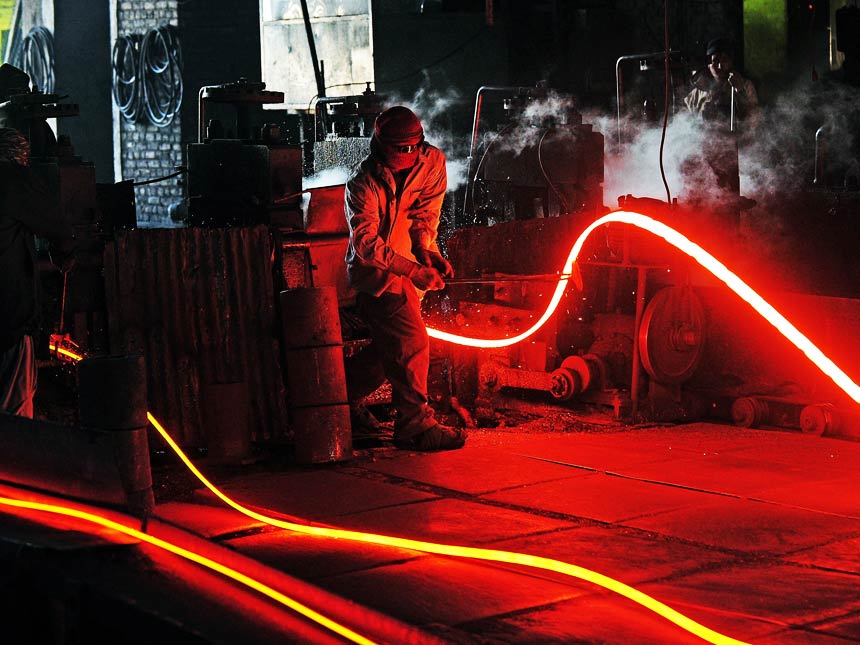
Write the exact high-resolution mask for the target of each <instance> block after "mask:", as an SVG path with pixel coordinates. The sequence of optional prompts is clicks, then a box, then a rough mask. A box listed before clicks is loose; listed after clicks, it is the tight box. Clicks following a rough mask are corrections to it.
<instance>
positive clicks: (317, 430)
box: [290, 404, 352, 464]
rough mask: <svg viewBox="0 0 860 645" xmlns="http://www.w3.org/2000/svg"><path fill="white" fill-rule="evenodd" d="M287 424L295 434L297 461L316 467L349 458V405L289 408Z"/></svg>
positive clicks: (350, 437) (350, 428)
mask: <svg viewBox="0 0 860 645" xmlns="http://www.w3.org/2000/svg"><path fill="white" fill-rule="evenodd" d="M290 421H291V424H292V426H293V428H294V432H295V441H296V451H295V455H296V461H298V462H300V463H303V464H319V463H325V462H329V461H343V460H344V459H350V458H351V457H352V426H351V425H350V416H349V405H348V404H342V405H320V406H315V407H311V408H292V409H291V410H290Z"/></svg>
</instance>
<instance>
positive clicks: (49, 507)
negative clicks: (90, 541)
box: [0, 497, 375, 645]
mask: <svg viewBox="0 0 860 645" xmlns="http://www.w3.org/2000/svg"><path fill="white" fill-rule="evenodd" d="M0 504H2V505H5V506H12V507H15V508H25V509H29V510H33V511H42V512H45V513H53V514H55V515H64V516H66V517H74V518H77V519H79V520H84V521H85V522H90V523H92V524H98V525H99V526H103V527H105V528H108V529H112V530H114V531H117V532H119V533H123V534H125V535H128V536H129V537H133V538H135V539H136V540H140V541H141V542H146V543H148V544H151V545H153V546H156V547H158V548H159V549H164V550H165V551H169V552H170V553H173V554H175V555H178V556H180V557H182V558H185V559H186V560H190V561H192V562H196V563H197V564H199V565H202V566H204V567H206V568H207V569H211V570H212V571H216V572H218V573H220V574H222V575H224V576H226V577H228V578H230V579H232V580H235V581H236V582H238V583H240V584H243V585H245V586H246V587H249V588H251V589H253V590H254V591H257V592H259V593H261V594H263V595H265V596H268V597H269V598H271V599H272V600H275V601H276V602H279V603H280V604H282V605H284V606H285V607H287V608H289V609H291V610H293V611H295V612H297V613H299V614H301V615H302V616H305V617H306V618H309V619H310V620H312V621H314V622H315V623H317V624H319V625H322V626H323V627H325V628H327V629H329V630H331V631H333V632H334V633H336V634H339V635H340V636H343V637H344V638H347V639H349V640H351V641H352V642H354V643H361V644H362V645H375V641H372V640H370V639H368V638H366V637H364V636H362V635H361V634H358V633H356V632H354V631H352V630H351V629H349V628H348V627H345V626H344V625H341V624H340V623H338V622H335V621H333V620H332V619H330V618H328V617H326V616H324V615H322V614H320V613H319V612H316V611H314V610H313V609H311V608H310V607H308V606H307V605H304V604H302V603H300V602H298V601H297V600H294V599H292V598H290V597H289V596H287V595H285V594H283V593H281V592H280V591H278V590H277V589H273V588H272V587H270V586H268V585H266V584H263V583H262V582H260V581H259V580H256V579H255V578H252V577H250V576H248V575H246V574H244V573H242V572H241V571H237V570H236V569H233V568H232V567H228V566H226V565H224V564H221V563H220V562H217V561H215V560H212V559H211V558H207V557H206V556H203V555H200V554H199V553H195V552H194V551H189V550H188V549H183V548H182V547H181V546H177V545H176V544H173V543H172V542H167V541H166V540H162V539H160V538H157V537H154V536H152V535H149V534H147V533H143V532H141V531H138V530H137V529H133V528H131V527H128V526H126V525H124V524H120V523H119V522H115V521H113V520H110V519H108V518H106V517H101V516H100V515H95V514H93V513H88V512H86V511H80V510H78V509H74V508H69V507H67V506H60V505H57V504H45V503H42V502H32V501H25V500H20V499H13V498H11V497H0Z"/></svg>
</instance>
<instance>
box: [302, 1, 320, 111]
mask: <svg viewBox="0 0 860 645" xmlns="http://www.w3.org/2000/svg"><path fill="white" fill-rule="evenodd" d="M301 3H302V16H303V17H304V19H305V33H307V36H308V47H310V50H311V63H312V64H313V66H314V78H315V79H316V81H317V96H325V81H324V80H323V75H322V70H321V69H320V62H319V59H318V58H317V46H316V42H314V31H313V28H312V27H311V16H310V13H309V12H308V0H301Z"/></svg>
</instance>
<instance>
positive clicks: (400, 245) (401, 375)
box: [345, 106, 466, 451]
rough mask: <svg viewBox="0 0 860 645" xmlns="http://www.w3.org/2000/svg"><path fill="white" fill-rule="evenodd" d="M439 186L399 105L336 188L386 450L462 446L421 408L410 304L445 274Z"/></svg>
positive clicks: (421, 331) (456, 434) (437, 172)
mask: <svg viewBox="0 0 860 645" xmlns="http://www.w3.org/2000/svg"><path fill="white" fill-rule="evenodd" d="M446 187H447V174H446V170H445V155H444V154H443V153H442V151H441V150H439V149H438V148H435V147H434V146H432V145H430V144H429V143H427V142H426V141H425V140H424V129H423V127H422V125H421V121H420V120H419V119H418V117H417V116H416V115H415V114H414V113H413V112H412V111H411V110H409V109H408V108H406V107H403V106H395V107H392V108H389V109H388V110H386V111H384V112H383V113H382V114H380V115H379V117H377V119H376V122H375V124H374V131H373V135H372V136H371V140H370V154H369V155H368V156H367V157H366V158H365V159H364V160H363V161H362V162H361V163H360V164H359V166H358V167H357V168H356V169H355V171H354V172H353V174H352V176H351V177H350V179H349V181H348V182H347V185H346V198H345V209H346V218H347V222H348V224H349V231H350V235H349V246H348V248H347V253H346V265H347V275H348V278H349V283H350V285H351V286H352V287H353V288H354V289H356V290H357V291H358V296H357V298H356V306H357V308H358V311H359V313H360V314H361V316H362V317H363V318H364V320H365V322H366V323H367V325H368V327H369V328H370V333H371V338H372V339H373V343H374V345H376V347H377V351H378V353H379V355H380V358H381V361H382V366H383V369H384V371H385V376H386V378H388V380H389V382H390V383H391V387H392V403H393V405H394V408H395V409H396V411H397V419H396V420H395V424H394V443H395V445H396V446H397V447H399V448H403V449H407V450H422V451H432V450H450V449H454V448H460V447H462V446H463V444H464V443H465V441H466V433H465V432H464V431H463V430H461V429H459V428H451V427H448V426H445V425H442V424H441V423H439V422H438V421H437V420H436V419H435V417H434V414H433V410H432V409H431V408H430V406H429V405H427V372H428V369H429V367H430V339H429V337H428V335H427V330H426V328H425V327H424V322H423V320H422V318H421V311H420V302H421V296H423V293H424V291H428V290H430V291H432V290H438V289H443V288H444V287H445V278H448V277H452V276H453V275H454V271H453V269H452V267H451V265H450V264H449V263H448V261H447V260H446V259H445V258H444V257H443V256H442V254H441V253H439V247H438V246H437V244H436V237H437V229H438V227H439V217H440V212H441V209H442V200H443V199H444V197H445V190H446Z"/></svg>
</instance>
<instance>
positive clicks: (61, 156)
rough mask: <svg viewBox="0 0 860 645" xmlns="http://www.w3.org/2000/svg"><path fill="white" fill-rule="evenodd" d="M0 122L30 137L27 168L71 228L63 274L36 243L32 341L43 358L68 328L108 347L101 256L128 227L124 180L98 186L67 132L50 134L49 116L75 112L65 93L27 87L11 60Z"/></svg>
mask: <svg viewBox="0 0 860 645" xmlns="http://www.w3.org/2000/svg"><path fill="white" fill-rule="evenodd" d="M2 70H3V71H2V98H0V100H2V103H0V125H2V126H3V127H11V128H15V129H16V130H18V131H20V132H21V133H23V134H24V136H25V137H26V138H27V140H28V141H29V143H30V166H31V168H32V169H33V170H34V172H35V173H36V174H37V175H38V176H39V178H40V179H41V180H42V181H43V182H44V184H45V185H46V186H47V188H48V190H51V191H55V192H56V194H57V195H58V198H59V207H60V213H61V216H62V217H63V218H64V219H65V220H66V221H67V222H68V223H69V224H70V225H71V226H72V227H73V228H74V230H75V233H76V238H77V247H76V250H75V257H76V262H75V264H74V268H73V269H72V270H71V271H70V272H69V273H68V274H61V273H60V272H59V270H58V269H57V267H56V266H54V265H53V264H52V263H51V262H50V261H49V260H50V258H49V256H48V245H47V242H45V241H39V243H38V245H37V248H38V249H39V251H40V258H43V259H44V260H45V261H40V262H39V264H38V266H39V269H40V278H41V285H42V291H43V293H42V299H41V300H42V308H43V311H42V319H43V327H42V330H41V333H40V338H38V339H37V347H38V348H39V350H40V355H42V356H47V347H48V338H49V336H50V334H51V333H54V332H59V333H66V332H68V333H71V334H72V335H73V336H74V337H75V339H76V340H77V342H78V343H79V344H80V345H81V346H83V347H87V348H92V349H96V350H98V349H104V348H106V346H107V322H106V319H105V302H104V281H103V279H102V260H101V254H102V249H103V246H104V241H105V240H106V239H107V238H108V237H110V236H111V235H112V234H113V231H114V230H115V229H117V228H126V227H133V226H134V194H133V192H132V189H131V184H130V182H121V183H119V184H96V179H95V168H94V166H93V164H92V163H91V162H87V161H84V160H82V159H81V157H79V156H76V155H75V153H74V149H73V147H72V142H71V140H70V139H69V137H68V136H65V135H61V136H60V137H56V136H55V135H54V131H53V130H52V129H51V127H50V126H49V125H48V119H56V118H68V117H74V116H78V114H79V109H78V105H77V104H75V103H68V102H64V101H63V99H64V98H65V97H61V96H59V95H57V94H45V93H42V92H39V91H38V90H33V91H31V90H30V87H29V77H28V76H27V75H26V74H25V73H23V72H21V71H20V70H17V69H16V68H14V67H12V66H10V65H3V68H2Z"/></svg>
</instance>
